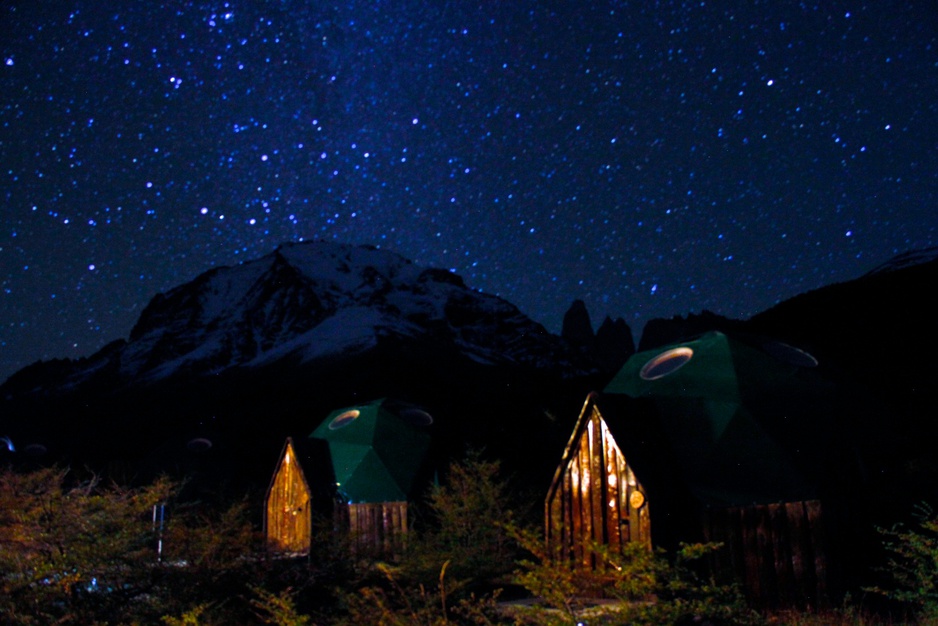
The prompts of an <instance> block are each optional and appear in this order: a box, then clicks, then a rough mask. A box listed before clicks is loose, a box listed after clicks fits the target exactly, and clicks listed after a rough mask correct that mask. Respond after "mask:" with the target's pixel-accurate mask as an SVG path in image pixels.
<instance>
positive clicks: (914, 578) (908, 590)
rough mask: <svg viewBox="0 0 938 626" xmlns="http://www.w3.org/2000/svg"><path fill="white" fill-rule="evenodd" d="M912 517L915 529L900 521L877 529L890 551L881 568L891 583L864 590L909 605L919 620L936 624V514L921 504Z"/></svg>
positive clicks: (937, 534) (937, 596)
mask: <svg viewBox="0 0 938 626" xmlns="http://www.w3.org/2000/svg"><path fill="white" fill-rule="evenodd" d="M916 517H918V518H919V521H918V523H917V524H916V527H915V528H911V529H910V528H907V527H906V526H904V525H903V524H896V525H894V526H893V527H892V528H888V529H886V528H877V531H878V532H879V533H880V534H881V535H882V536H883V537H884V539H883V545H884V547H885V548H886V550H887V552H889V553H890V557H889V560H888V563H887V567H885V568H883V571H884V572H885V573H886V575H887V576H888V577H889V578H891V582H892V583H893V585H894V586H893V587H891V588H888V589H887V588H883V587H878V586H877V587H870V588H868V589H866V590H867V591H872V592H874V593H878V594H881V595H883V596H886V597H887V598H891V599H893V600H898V601H899V602H902V603H905V604H907V605H909V606H911V607H912V608H913V610H914V611H915V612H916V613H917V614H918V617H919V619H920V621H922V622H923V623H925V622H927V623H938V515H936V514H935V512H934V510H933V509H932V508H931V507H930V506H928V505H927V504H921V505H919V506H918V507H917V510H916Z"/></svg>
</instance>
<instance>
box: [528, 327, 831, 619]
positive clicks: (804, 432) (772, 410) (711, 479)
mask: <svg viewBox="0 0 938 626" xmlns="http://www.w3.org/2000/svg"><path fill="white" fill-rule="evenodd" d="M817 364H818V362H817V360H816V359H815V358H814V357H813V356H811V355H809V354H807V353H806V352H803V351H801V350H798V349H797V348H793V347H791V346H787V345H785V344H781V343H779V342H777V341H773V340H769V339H766V338H761V337H750V336H745V337H730V336H727V335H725V334H723V333H707V334H704V335H702V336H700V337H697V338H693V339H689V340H687V341H684V342H681V343H679V344H674V345H670V346H663V347H660V348H656V349H652V350H648V351H643V352H640V353H637V354H635V355H633V356H632V357H631V358H630V359H629V360H628V361H627V362H626V364H625V365H624V366H623V367H622V369H621V370H620V371H619V373H618V374H617V375H616V376H615V377H614V378H613V380H612V381H611V382H610V383H609V385H608V386H607V387H606V389H605V391H604V392H603V393H602V394H596V393H594V394H590V396H589V397H588V398H587V400H586V402H585V404H584V406H583V410H582V411H581V414H580V416H579V419H578V420H577V422H576V426H575V427H574V432H573V434H572V436H571V438H570V442H569V444H568V445H567V448H566V449H565V451H564V454H563V457H562V460H561V463H560V466H559V467H558V469H557V472H556V474H555V477H554V481H553V483H552V485H551V487H550V490H549V492H548V496H547V501H546V503H545V507H546V511H545V517H546V519H545V525H546V533H547V542H548V547H549V548H550V549H551V550H552V551H554V553H555V554H562V555H566V556H567V558H569V559H570V560H571V561H573V562H574V563H577V564H580V565H583V566H595V565H596V564H595V563H591V562H590V557H589V554H590V552H591V550H589V546H590V543H591V542H592V543H601V544H603V545H607V546H612V547H616V546H621V545H623V544H625V543H626V542H629V541H641V542H645V543H647V544H650V542H651V541H652V540H654V544H655V545H656V546H660V547H663V548H665V549H666V550H668V551H669V552H673V551H674V550H675V549H677V547H678V546H679V544H680V543H681V542H686V543H696V542H704V541H715V542H721V543H723V544H724V547H723V549H722V550H720V551H719V552H717V553H716V554H715V556H714V557H712V559H711V566H712V568H713V571H714V573H715V574H717V575H718V576H719V577H720V578H721V579H723V580H726V581H731V580H735V581H737V582H739V583H740V584H741V587H742V589H743V591H744V593H745V595H746V597H747V599H748V600H749V601H750V603H751V604H752V605H753V606H757V607H760V608H774V607H798V608H807V607H818V606H823V605H825V604H829V602H830V598H832V597H836V595H837V594H838V592H839V590H833V589H832V584H831V581H832V580H835V579H837V577H836V576H834V577H833V578H832V572H831V568H830V566H829V563H831V562H832V557H831V555H832V554H833V553H836V554H837V555H842V553H843V552H844V546H840V545H838V544H835V543H834V541H832V535H831V534H830V533H829V530H828V529H827V522H826V521H825V519H826V516H828V517H829V519H831V520H832V519H833V517H832V516H831V513H830V512H829V511H827V512H825V511H826V510H827V509H836V507H837V504H838V503H837V502H832V501H831V499H830V497H828V504H826V505H823V506H822V503H821V501H820V499H819V494H820V493H821V492H827V493H835V492H833V491H832V490H831V488H830V486H829V485H830V484H831V483H829V482H825V480H826V479H825V476H826V474H825V472H829V471H830V470H829V468H830V460H829V459H828V458H827V457H828V455H827V454H826V449H825V446H824V445H822V444H821V443H820V442H824V441H828V442H829V441H830V437H831V434H830V433H832V432H834V431H833V429H832V428H831V427H830V424H831V423H832V422H831V420H832V417H831V416H832V415H835V411H836V409H837V407H836V406H833V405H832V400H831V399H832V398H833V397H834V394H833V387H832V386H831V385H830V384H829V383H828V382H827V381H826V379H824V378H823V377H821V376H820V375H819V374H818V372H817V371H816V369H815V368H816V366H817ZM835 469H837V471H839V468H835ZM633 498H634V501H633ZM837 513H838V514H839V515H841V516H843V515H844V511H843V510H842V506H841V509H838V510H837ZM841 559H842V557H840V556H838V558H834V559H833V561H835V562H839V561H840V560H841Z"/></svg>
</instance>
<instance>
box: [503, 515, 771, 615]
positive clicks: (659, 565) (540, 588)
mask: <svg viewBox="0 0 938 626" xmlns="http://www.w3.org/2000/svg"><path fill="white" fill-rule="evenodd" d="M513 535H514V536H515V537H516V538H517V539H518V541H519V542H520V543H521V544H522V545H523V546H524V547H525V548H526V549H527V550H528V551H529V552H530V554H531V558H528V559H526V560H523V561H521V562H520V566H521V569H520V570H519V571H518V572H517V581H518V583H519V584H521V585H523V586H524V587H525V588H526V589H527V590H529V591H530V592H531V593H532V594H533V595H534V596H536V597H538V598H541V599H542V600H543V601H544V602H545V604H546V606H533V607H530V608H526V609H521V610H519V611H518V615H519V617H521V618H523V619H526V620H529V623H533V624H554V623H556V624H570V623H574V624H576V623H580V622H581V621H587V618H588V621H589V623H591V624H595V623H601V624H636V625H638V624H647V625H649V626H651V625H659V624H676V623H683V622H685V621H686V622H687V623H710V624H714V623H717V624H755V623H759V622H760V621H761V619H760V618H759V616H758V615H757V614H756V613H754V612H752V611H750V610H749V609H748V608H747V607H746V605H745V602H744V601H743V598H742V595H741V594H740V593H739V590H738V589H737V588H736V587H735V586H731V585H719V584H716V583H715V582H714V581H713V580H711V579H704V578H701V577H700V576H699V575H698V574H697V573H696V571H695V568H694V567H693V565H694V564H695V563H696V562H697V561H699V560H700V559H701V558H703V557H705V556H706V555H708V554H710V553H711V552H713V551H714V550H718V549H720V548H721V544H716V543H709V544H689V545H688V544H682V545H681V547H680V549H679V550H678V551H677V553H676V554H675V555H674V557H673V561H669V560H668V559H667V558H666V555H665V554H664V552H662V551H652V550H649V549H648V548H647V547H646V546H645V545H642V544H639V543H630V544H626V545H625V546H623V548H622V550H621V551H616V550H610V549H609V548H608V546H602V545H596V544H593V545H592V546H590V547H589V550H590V551H591V553H592V555H591V556H592V557H593V560H594V562H596V563H600V564H602V565H601V566H600V567H597V568H596V569H590V568H583V567H574V566H573V565H572V564H571V563H569V562H567V561H562V560H558V559H556V558H554V556H553V555H551V554H549V553H548V552H547V549H546V547H545V545H544V540H543V537H542V536H541V534H540V533H539V532H534V531H530V530H527V531H522V530H518V529H514V530H513ZM597 598H607V599H614V600H617V601H618V602H615V603H610V604H605V605H602V604H600V605H597V603H596V600H595V599H597Z"/></svg>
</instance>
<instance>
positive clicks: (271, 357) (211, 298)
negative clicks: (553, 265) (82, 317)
mask: <svg viewBox="0 0 938 626" xmlns="http://www.w3.org/2000/svg"><path fill="white" fill-rule="evenodd" d="M390 337H397V338H404V339H418V338H419V339H430V340H432V341H433V342H434V344H435V345H436V344H439V345H441V346H448V347H449V348H454V349H455V350H457V351H458V352H460V353H462V354H463V355H464V356H466V357H467V358H470V359H473V360H475V361H477V362H481V363H512V364H517V365H522V366H528V367H535V368H552V369H556V368H560V369H567V370H570V371H571V372H572V371H574V370H578V369H583V368H580V367H579V366H578V365H577V364H575V363H574V362H573V360H572V358H573V357H571V356H570V352H569V351H568V350H567V348H566V347H565V345H564V343H563V341H562V340H561V339H560V338H559V337H556V336H554V335H551V334H550V333H548V332H547V331H546V330H545V329H544V328H543V327H542V326H541V325H540V324H537V323H535V322H533V321H532V320H530V319H529V318H527V317H526V316H525V315H523V314H522V313H521V312H520V311H518V309H517V308H516V307H515V306H514V305H512V304H510V303H508V302H506V301H504V300H502V299H500V298H498V297H495V296H492V295H487V294H483V293H480V292H477V291H473V290H471V289H469V288H468V287H466V286H465V284H464V283H463V281H462V279H461V278H460V277H459V276H457V275H455V274H452V273H450V272H447V271H445V270H440V269H432V268H431V269H426V268H421V267H418V266H416V265H414V264H413V263H412V262H411V261H409V260H407V259H405V258H403V257H401V256H399V255H397V254H394V253H392V252H389V251H386V250H380V249H376V248H373V247H368V246H361V247H354V246H349V245H343V244H337V243H331V242H308V243H298V244H287V245H283V246H281V247H279V248H278V249H277V250H275V251H274V252H272V253H271V254H268V255H265V256H263V257H261V258H259V259H256V260H253V261H248V262H245V263H243V264H241V265H238V266H234V267H222V268H216V269H213V270H211V271H208V272H206V273H204V274H202V275H200V276H198V277H197V278H195V279H194V280H193V281H191V282H189V283H187V284H184V285H180V286H179V287H176V288H174V289H172V290H170V291H169V292H167V293H165V294H159V295H157V296H156V297H154V298H153V300H152V301H151V302H150V304H149V305H148V306H147V307H146V308H145V309H144V311H143V313H142V314H141V316H140V319H139V320H138V321H137V324H136V325H135V326H134V328H133V330H132V331H131V334H130V338H129V339H128V341H127V342H126V344H124V345H123V346H121V347H119V348H117V349H113V348H112V349H111V350H110V351H109V352H108V353H107V354H106V355H103V354H100V353H99V355H95V356H92V357H90V358H89V359H85V360H83V361H80V362H78V363H76V368H75V370H74V371H73V372H72V374H71V375H70V376H69V379H70V381H71V383H70V384H71V385H75V384H80V383H81V381H82V379H84V378H86V377H88V376H90V375H92V374H93V373H94V372H95V371H99V370H102V369H108V370H109V371H111V370H116V371H117V372H118V375H119V378H120V379H121V380H122V381H124V382H131V381H134V380H155V379H161V378H165V377H169V376H173V375H175V374H177V373H188V374H193V375H210V374H217V373H219V372H221V371H224V370H226V369H229V368H233V367H243V366H250V367H260V366H266V365H270V364H273V363H276V362H278V361H280V360H282V359H289V360H290V362H291V363H300V364H302V363H309V362H311V361H315V360H316V359H320V358H323V357H325V356H329V355H336V354H345V355H349V354H354V353H358V352H362V351H365V350H369V349H371V348H374V347H375V346H377V345H378V344H379V343H380V342H381V341H382V339H384V338H390ZM102 361H106V363H107V364H109V365H110V367H108V368H105V366H104V365H102Z"/></svg>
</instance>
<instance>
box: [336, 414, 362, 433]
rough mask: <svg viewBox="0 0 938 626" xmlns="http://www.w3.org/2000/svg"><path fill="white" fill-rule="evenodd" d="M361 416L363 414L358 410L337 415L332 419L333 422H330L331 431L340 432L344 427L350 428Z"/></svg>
mask: <svg viewBox="0 0 938 626" xmlns="http://www.w3.org/2000/svg"><path fill="white" fill-rule="evenodd" d="M359 415H361V412H360V411H359V410H358V409H350V410H348V411H346V412H344V413H341V414H339V415H336V416H335V417H334V418H332V421H331V422H329V430H338V429H340V428H342V427H343V426H348V425H349V424H351V423H352V422H354V421H355V419H356V418H357V417H358V416H359Z"/></svg>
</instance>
